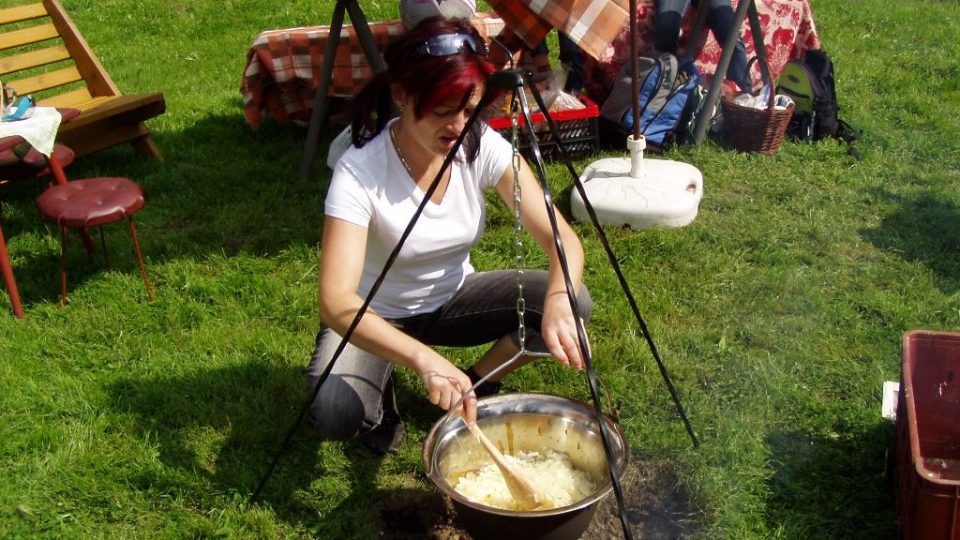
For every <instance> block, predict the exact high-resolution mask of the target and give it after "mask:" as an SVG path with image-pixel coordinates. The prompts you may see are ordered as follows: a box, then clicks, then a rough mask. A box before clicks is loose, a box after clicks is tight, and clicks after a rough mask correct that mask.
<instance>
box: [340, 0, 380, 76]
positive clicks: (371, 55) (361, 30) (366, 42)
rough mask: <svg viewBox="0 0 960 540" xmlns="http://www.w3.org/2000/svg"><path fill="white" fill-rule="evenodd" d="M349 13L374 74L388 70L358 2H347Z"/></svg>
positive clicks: (354, 0)
mask: <svg viewBox="0 0 960 540" xmlns="http://www.w3.org/2000/svg"><path fill="white" fill-rule="evenodd" d="M347 13H348V14H349V15H350V21H351V22H352V23H353V29H354V31H355V32H356V33H357V39H359V40H360V46H361V47H363V54H364V55H365V56H366V57H367V63H368V64H370V68H371V69H373V72H374V73H380V72H381V71H384V70H385V69H387V65H386V64H385V63H384V62H383V57H382V56H380V49H378V48H377V41H376V40H375V39H374V38H373V33H372V32H370V26H369V25H367V18H366V17H365V16H364V15H363V10H362V9H360V4H358V3H357V2H356V0H353V1H350V2H347Z"/></svg>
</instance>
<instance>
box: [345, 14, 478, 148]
mask: <svg viewBox="0 0 960 540" xmlns="http://www.w3.org/2000/svg"><path fill="white" fill-rule="evenodd" d="M443 34H469V35H471V36H473V37H474V39H475V40H476V42H477V43H483V38H482V37H481V36H480V34H479V32H477V30H476V28H474V27H473V25H472V24H470V22H469V21H467V20H466V19H445V18H443V17H431V18H429V19H424V20H423V21H422V22H421V23H420V24H418V25H417V26H416V27H414V28H413V29H411V30H410V31H409V32H407V33H406V34H404V35H402V36H400V37H399V38H398V39H397V40H396V41H394V42H393V43H391V44H390V46H389V47H387V50H386V52H385V53H384V60H385V62H386V64H387V69H386V70H385V71H383V72H381V73H379V74H378V75H376V76H375V77H374V78H373V79H372V80H371V81H370V82H369V83H367V85H366V86H364V88H363V90H361V91H360V93H359V94H358V95H357V96H356V97H355V98H354V100H353V123H352V129H353V134H352V137H353V144H354V146H357V147H361V146H363V145H364V144H365V143H366V142H367V141H369V140H370V139H372V138H374V137H375V136H376V135H377V134H379V133H380V132H381V131H383V128H384V127H385V126H386V125H387V121H388V120H389V119H390V118H391V116H392V114H393V101H392V99H391V96H390V86H391V85H392V84H398V85H399V86H400V88H402V89H403V91H404V92H405V93H406V94H407V95H409V96H413V98H414V111H413V113H414V115H415V116H416V118H417V119H419V118H422V117H423V116H424V115H425V114H427V113H428V112H429V111H430V110H431V109H432V108H434V107H437V106H439V105H441V104H443V103H446V102H448V101H449V100H451V99H457V98H459V99H460V108H459V109H458V110H463V108H464V107H466V106H467V103H468V102H469V100H470V97H471V96H472V95H473V92H474V91H475V90H476V89H477V88H478V87H481V86H482V85H483V84H484V83H485V82H486V80H487V77H488V76H489V75H490V74H491V73H493V71H494V67H493V64H491V63H490V60H489V58H487V57H486V55H485V54H478V53H477V52H475V51H473V50H472V49H471V48H470V47H463V48H462V49H461V50H460V52H459V53H455V54H451V55H447V56H430V55H427V54H423V53H422V52H420V49H421V47H422V46H423V45H424V43H426V41H427V40H428V39H430V38H431V37H433V36H438V35H443ZM491 99H492V96H488V99H486V100H485V102H484V103H481V104H480V107H484V106H486V105H487V103H489V102H490V101H491ZM481 129H482V124H481V123H479V122H476V123H474V124H473V126H471V129H470V132H468V133H467V136H466V137H465V139H464V148H465V150H466V153H467V156H468V159H469V160H470V161H473V159H475V158H476V156H477V153H478V150H479V141H480V130H481Z"/></svg>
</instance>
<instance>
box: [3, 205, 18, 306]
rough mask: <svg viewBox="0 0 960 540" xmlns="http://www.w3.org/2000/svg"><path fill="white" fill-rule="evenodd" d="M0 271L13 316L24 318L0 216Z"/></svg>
mask: <svg viewBox="0 0 960 540" xmlns="http://www.w3.org/2000/svg"><path fill="white" fill-rule="evenodd" d="M0 271H2V272H3V282H4V284H5V285H6V286H7V294H9V295H10V305H11V306H13V316H14V317H16V318H18V319H22V318H23V305H22V304H20V293H19V292H18V291H17V282H16V280H14V279H13V268H12V267H11V266H10V258H9V256H8V254H7V241H6V239H4V236H3V216H2V215H0Z"/></svg>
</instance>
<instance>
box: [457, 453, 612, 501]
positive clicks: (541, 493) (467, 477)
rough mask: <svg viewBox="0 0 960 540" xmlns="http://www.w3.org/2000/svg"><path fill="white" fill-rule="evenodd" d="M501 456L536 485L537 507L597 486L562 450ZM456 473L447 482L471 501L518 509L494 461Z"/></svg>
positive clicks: (582, 494) (575, 497)
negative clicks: (460, 473)
mask: <svg viewBox="0 0 960 540" xmlns="http://www.w3.org/2000/svg"><path fill="white" fill-rule="evenodd" d="M504 457H505V458H506V459H507V460H509V461H510V462H511V463H512V464H513V465H514V466H515V467H516V468H517V469H518V472H520V473H522V474H523V475H524V477H526V478H527V479H529V480H530V482H531V483H532V484H533V485H534V486H535V487H536V489H537V495H538V498H539V500H540V501H541V505H540V507H539V508H538V510H547V509H551V508H560V507H563V506H567V505H569V504H573V503H575V502H577V501H579V500H581V499H584V498H586V497H588V496H590V495H591V494H593V493H594V492H595V491H596V490H597V489H598V488H599V486H598V485H597V483H596V482H595V481H594V480H593V479H592V478H591V477H590V476H589V475H588V474H587V473H586V472H584V471H581V470H577V469H576V468H575V467H574V465H573V463H572V462H571V461H570V456H569V455H567V453H566V452H558V451H556V450H549V449H545V450H543V451H542V452H526V451H520V452H517V453H516V455H514V456H511V455H506V456H504ZM457 476H459V478H458V479H454V478H448V479H447V482H448V483H449V484H450V485H451V486H453V487H454V489H455V490H457V492H459V493H460V494H461V495H463V496H464V497H466V498H468V499H470V500H471V501H473V502H475V503H478V504H484V505H487V506H492V507H494V508H501V509H504V510H520V508H519V507H518V505H517V501H516V500H515V499H514V497H513V495H512V494H511V493H510V490H509V489H508V488H507V484H506V482H505V481H504V479H503V474H502V473H501V472H500V470H499V469H498V468H497V466H496V465H495V464H494V463H492V462H488V463H486V464H484V465H483V466H482V467H480V468H479V469H477V470H475V471H468V472H466V473H464V474H462V476H460V475H457Z"/></svg>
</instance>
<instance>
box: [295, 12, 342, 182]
mask: <svg viewBox="0 0 960 540" xmlns="http://www.w3.org/2000/svg"><path fill="white" fill-rule="evenodd" d="M345 4H346V2H343V1H339V2H337V5H336V6H334V8H333V21H331V24H330V34H329V36H328V37H327V50H326V51H324V52H323V67H322V68H321V69H322V70H323V71H322V72H321V74H320V86H319V87H318V88H317V94H316V96H314V98H313V111H312V112H311V113H310V126H309V127H308V128H307V142H306V144H305V145H304V147H303V162H302V163H301V164H300V179H301V180H303V181H304V182H306V181H307V180H309V179H310V174H311V173H312V172H313V162H314V160H315V159H316V154H317V142H318V141H319V139H320V127H321V126H322V125H323V123H324V122H325V121H326V120H327V107H328V106H329V101H330V99H329V98H328V97H327V90H328V89H329V88H330V80H331V79H332V78H333V63H334V61H335V60H336V56H337V46H338V45H339V43H340V30H341V28H343V14H344V11H345V10H346V7H345Z"/></svg>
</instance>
